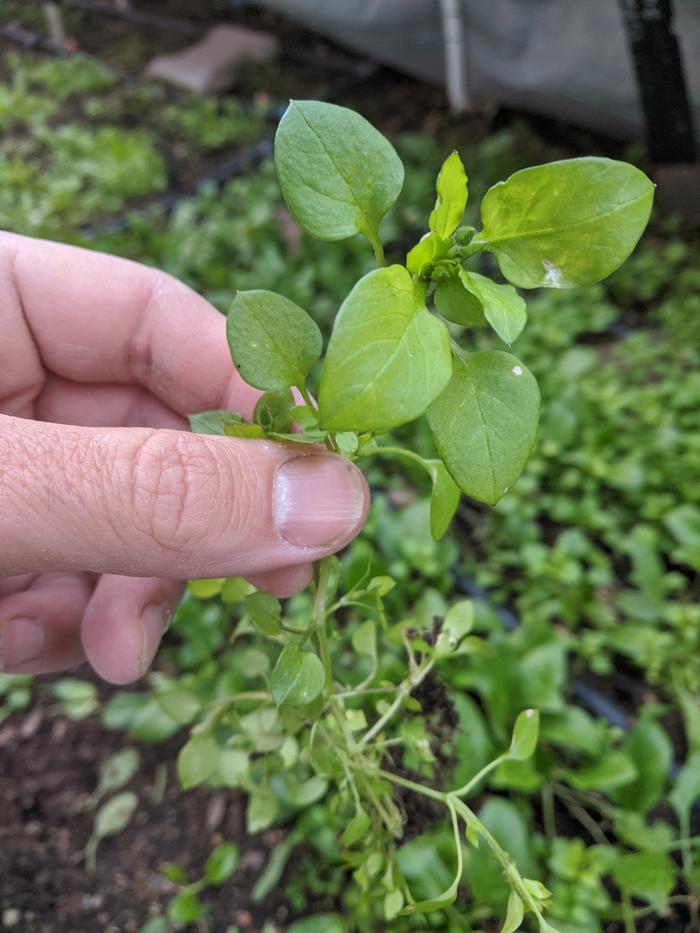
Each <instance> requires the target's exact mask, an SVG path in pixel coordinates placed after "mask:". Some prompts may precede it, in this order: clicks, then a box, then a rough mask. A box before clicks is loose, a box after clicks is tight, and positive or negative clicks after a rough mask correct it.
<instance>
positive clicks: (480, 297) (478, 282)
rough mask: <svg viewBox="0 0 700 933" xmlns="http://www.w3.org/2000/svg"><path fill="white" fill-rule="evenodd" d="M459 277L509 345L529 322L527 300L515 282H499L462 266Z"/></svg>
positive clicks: (499, 334)
mask: <svg viewBox="0 0 700 933" xmlns="http://www.w3.org/2000/svg"><path fill="white" fill-rule="evenodd" d="M459 279H460V282H461V283H462V285H463V286H464V288H465V289H466V290H467V291H468V292H470V293H471V294H472V295H473V296H474V297H475V298H476V300H477V301H478V302H479V304H480V305H481V307H482V309H483V313H484V317H485V318H486V320H487V321H488V322H489V324H490V325H491V327H493V329H494V330H495V331H496V333H497V334H498V336H499V337H500V338H501V340H503V341H504V342H505V343H507V344H508V346H510V345H511V344H512V343H513V341H514V340H515V339H516V338H517V337H519V336H520V333H521V332H522V329H523V327H525V324H526V322H527V311H526V306H525V301H524V299H523V298H521V297H520V295H519V294H518V293H517V292H516V290H515V289H514V288H513V286H512V285H498V284H497V283H496V282H492V281H491V279H489V278H486V276H485V275H479V274H478V273H477V272H467V270H466V269H460V270H459Z"/></svg>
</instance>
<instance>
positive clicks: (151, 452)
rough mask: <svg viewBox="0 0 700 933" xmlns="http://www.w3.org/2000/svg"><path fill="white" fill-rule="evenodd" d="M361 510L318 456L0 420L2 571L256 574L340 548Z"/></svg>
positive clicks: (262, 444) (354, 488)
mask: <svg viewBox="0 0 700 933" xmlns="http://www.w3.org/2000/svg"><path fill="white" fill-rule="evenodd" d="M368 503H369V495H368V490H367V485H366V483H365V480H364V477H363V475H362V473H361V472H360V471H359V470H358V469H357V467H355V466H354V465H353V464H351V463H350V462H349V461H347V460H344V459H343V458H341V457H339V456H336V455H334V454H329V453H325V452H322V451H320V450H319V449H318V448H309V449H300V446H293V445H282V444H277V443H272V442H270V441H262V440H239V439H234V438H224V437H214V436H204V435H196V434H188V433H186V432H183V431H169V430H161V431H154V430H150V429H141V428H113V429H102V428H79V427H72V426H64V425H55V424H47V423H42V422H35V421H25V420H22V419H18V418H9V417H2V416H0V540H2V541H3V548H2V553H1V554H0V575H14V574H20V573H36V572H41V571H57V570H91V571H96V572H107V573H116V574H125V575H130V576H140V577H147V576H154V577H170V578H176V579H187V578H195V579H196V578H207V577H223V576H238V575H250V574H258V573H264V572H266V571H269V570H274V569H276V568H278V567H289V566H293V565H295V564H300V563H309V562H311V561H315V560H318V559H319V558H321V557H324V556H326V555H327V554H331V553H333V552H334V551H337V550H339V549H340V548H342V547H343V546H344V545H346V544H348V543H349V542H350V541H351V540H352V538H354V537H355V535H356V534H357V533H358V532H359V531H360V529H361V527H362V525H363V524H364V521H365V518H366V516H367V508H368Z"/></svg>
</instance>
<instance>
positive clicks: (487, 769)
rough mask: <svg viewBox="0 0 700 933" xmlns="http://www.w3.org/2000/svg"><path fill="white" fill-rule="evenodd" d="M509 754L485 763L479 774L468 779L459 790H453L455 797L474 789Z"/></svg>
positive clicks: (462, 795)
mask: <svg viewBox="0 0 700 933" xmlns="http://www.w3.org/2000/svg"><path fill="white" fill-rule="evenodd" d="M507 757H508V755H499V756H498V758H494V759H493V761H490V762H489V763H488V764H487V765H485V766H484V767H483V768H482V769H481V771H479V772H478V774H475V775H474V777H473V778H472V779H471V780H470V781H467V783H466V784H465V785H464V786H463V787H460V788H459V790H453V791H451V794H452V795H453V796H454V797H466V795H467V794H468V793H469V791H470V790H472V789H473V788H474V787H476V785H477V784H478V783H479V781H480V780H481V779H482V778H485V777H486V775H487V774H490V773H491V772H492V771H493V770H494V769H495V768H497V767H498V766H499V765H500V763H501V762H502V761H505V760H506V758H507Z"/></svg>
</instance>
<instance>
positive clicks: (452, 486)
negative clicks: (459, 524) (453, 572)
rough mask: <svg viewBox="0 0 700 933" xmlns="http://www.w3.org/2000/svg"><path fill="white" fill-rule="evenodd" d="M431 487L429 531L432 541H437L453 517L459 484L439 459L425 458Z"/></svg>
mask: <svg viewBox="0 0 700 933" xmlns="http://www.w3.org/2000/svg"><path fill="white" fill-rule="evenodd" d="M425 462H426V465H427V466H428V472H429V473H430V478H431V479H432V481H433V489H432V492H431V494H430V533H431V535H432V536H433V540H434V541H439V540H440V539H441V538H442V537H443V536H444V535H445V532H446V531H447V529H448V528H449V527H450V522H451V521H452V519H453V518H454V514H455V512H456V511H457V506H458V505H459V500H460V498H461V493H460V491H459V486H458V485H457V484H456V483H455V481H454V480H453V479H452V477H451V476H450V474H449V473H448V472H447V470H446V469H445V464H444V463H443V462H442V461H441V460H426V461H425Z"/></svg>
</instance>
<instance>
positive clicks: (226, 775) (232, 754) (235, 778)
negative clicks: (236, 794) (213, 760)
mask: <svg viewBox="0 0 700 933" xmlns="http://www.w3.org/2000/svg"><path fill="white" fill-rule="evenodd" d="M248 767H249V764H248V753H247V752H244V751H242V750H241V749H238V748H222V749H220V751H219V766H218V773H219V777H220V778H221V780H222V781H223V782H224V784H225V785H226V786H227V787H240V786H241V781H242V780H243V778H244V777H245V775H246V774H247V773H248Z"/></svg>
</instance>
